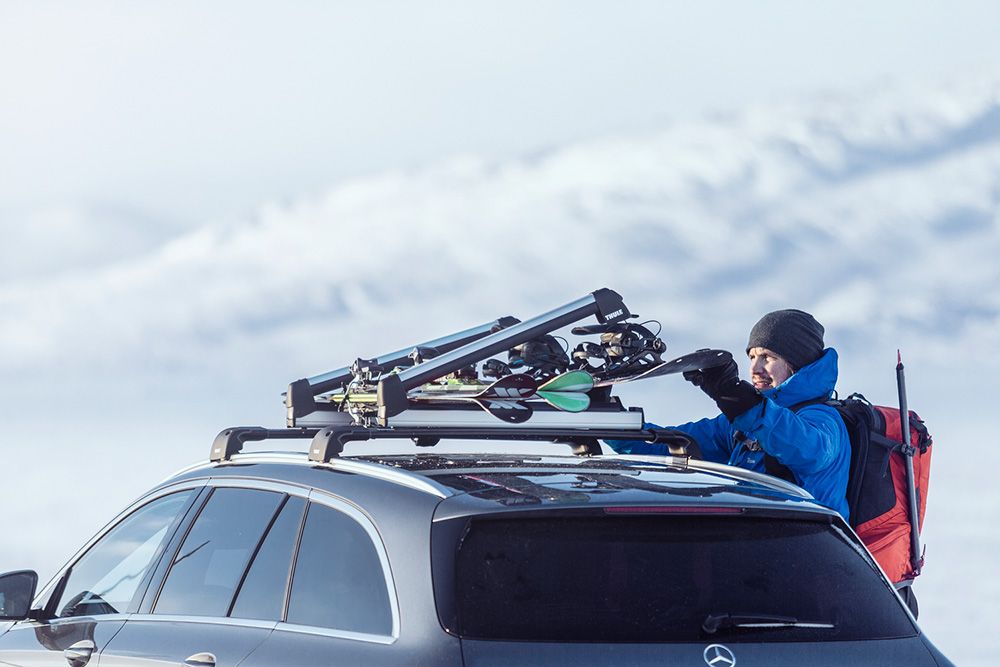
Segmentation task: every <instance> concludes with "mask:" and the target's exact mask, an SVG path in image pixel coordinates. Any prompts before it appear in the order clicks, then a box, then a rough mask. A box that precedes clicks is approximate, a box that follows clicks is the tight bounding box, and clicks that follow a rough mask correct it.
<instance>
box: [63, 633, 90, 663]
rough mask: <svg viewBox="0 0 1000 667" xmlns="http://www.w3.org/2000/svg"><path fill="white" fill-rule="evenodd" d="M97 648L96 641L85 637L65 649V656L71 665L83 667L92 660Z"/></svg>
mask: <svg viewBox="0 0 1000 667" xmlns="http://www.w3.org/2000/svg"><path fill="white" fill-rule="evenodd" d="M96 648H97V645H96V644H94V642H92V641H90V640H89V639H84V640H82V641H78V642H77V643H75V644H73V645H72V646H70V647H69V648H67V649H66V650H65V651H63V657H65V658H66V662H68V663H69V664H70V667H83V666H84V665H86V664H87V663H88V662H90V656H92V655H93V654H94V650H95V649H96Z"/></svg>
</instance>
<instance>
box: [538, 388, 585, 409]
mask: <svg viewBox="0 0 1000 667" xmlns="http://www.w3.org/2000/svg"><path fill="white" fill-rule="evenodd" d="M535 394H536V395H537V396H538V397H539V398H541V399H543V400H544V401H545V402H546V403H548V404H549V405H551V406H552V407H554V408H558V409H560V410H563V411H564V412H583V411H584V410H586V409H587V408H589V407H590V396H589V395H587V394H585V393H583V392H580V391H543V390H541V389H540V390H538V391H537V392H535Z"/></svg>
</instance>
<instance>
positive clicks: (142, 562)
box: [0, 488, 197, 667]
mask: <svg viewBox="0 0 1000 667" xmlns="http://www.w3.org/2000/svg"><path fill="white" fill-rule="evenodd" d="M196 496H197V489H192V488H189V489H184V490H176V491H173V492H164V493H163V494H159V495H157V496H154V497H152V498H149V499H146V500H144V501H142V502H141V503H140V504H139V505H138V506H137V507H136V508H134V509H130V510H128V511H127V512H126V513H125V516H124V518H123V519H121V520H120V521H117V522H113V524H112V525H111V527H110V528H109V529H107V530H105V531H104V532H103V533H102V534H100V535H99V536H98V537H97V538H95V540H94V541H92V543H91V544H90V545H88V546H87V547H85V548H84V550H83V551H82V552H81V554H82V555H80V556H79V557H78V558H76V559H75V560H74V561H73V562H72V564H71V565H70V566H69V567H67V568H66V569H64V570H63V571H62V572H61V573H60V574H59V576H58V577H57V578H56V579H55V580H53V582H52V583H50V584H49V586H47V587H46V588H45V589H44V590H43V591H42V593H41V595H40V596H39V598H38V600H37V601H36V608H37V609H39V610H41V611H40V612H38V613H37V615H38V616H40V617H41V618H44V619H45V620H33V621H22V622H19V623H17V624H15V625H14V626H13V627H12V628H11V629H10V631H9V632H7V633H6V634H4V635H3V636H2V637H0V662H2V663H4V664H10V665H39V666H41V665H46V666H58V667H66V665H67V664H71V665H73V666H74V667H85V666H86V665H88V664H91V665H96V664H97V663H98V656H99V654H100V653H101V651H102V650H103V649H104V648H105V647H106V646H107V644H108V643H109V642H110V640H111V638H112V637H114V636H115V634H116V633H117V632H118V631H119V630H121V628H122V626H123V625H124V624H125V620H126V618H127V617H128V614H129V613H130V612H132V611H134V610H135V608H137V606H138V604H139V600H140V599H141V598H142V596H143V593H144V591H145V589H146V587H147V585H148V583H149V581H150V578H151V577H152V574H153V570H154V567H155V565H156V563H157V562H158V561H159V560H160V558H161V556H162V555H163V554H164V552H165V550H166V548H167V545H168V543H169V541H170V539H171V536H172V535H173V534H174V532H175V531H176V529H177V527H178V526H179V525H180V523H181V521H182V519H183V517H184V515H185V514H186V512H187V511H188V510H189V509H190V508H191V506H192V505H193V503H194V500H195V497H196ZM68 661H69V662H68Z"/></svg>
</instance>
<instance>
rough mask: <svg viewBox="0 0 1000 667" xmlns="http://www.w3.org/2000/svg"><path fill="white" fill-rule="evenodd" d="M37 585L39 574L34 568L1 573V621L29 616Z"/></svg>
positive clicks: (19, 619) (20, 619)
mask: <svg viewBox="0 0 1000 667" xmlns="http://www.w3.org/2000/svg"><path fill="white" fill-rule="evenodd" d="M37 586H38V574H36V573H35V572H34V571H33V570H20V571H18V572H8V573H6V574H0V621H23V620H25V619H26V618H28V615H29V612H30V611H31V601H32V600H34V599H35V588H36V587H37Z"/></svg>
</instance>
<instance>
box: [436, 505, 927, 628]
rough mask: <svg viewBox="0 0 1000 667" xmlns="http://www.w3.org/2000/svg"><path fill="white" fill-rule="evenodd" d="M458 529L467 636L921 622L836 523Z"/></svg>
mask: <svg viewBox="0 0 1000 667" xmlns="http://www.w3.org/2000/svg"><path fill="white" fill-rule="evenodd" d="M458 539H459V544H458V550H457V553H456V552H455V551H454V550H452V553H455V562H454V569H453V570H452V571H453V572H454V581H453V582H451V583H452V584H453V586H454V588H453V590H452V591H449V594H451V595H453V596H454V600H453V602H454V610H453V614H445V615H443V616H442V619H444V618H445V617H446V616H450V617H451V618H453V621H454V625H455V627H454V629H455V630H456V631H457V633H458V634H459V635H460V636H463V637H467V638H476V639H506V640H532V641H592V642H684V641H704V640H711V639H720V640H722V639H724V640H725V641H727V642H733V641H735V642H738V641H831V640H863V639H883V638H894V637H902V636H912V635H914V634H916V631H915V628H914V626H913V624H912V623H911V622H910V620H909V618H908V617H907V616H906V615H905V613H904V612H903V610H902V607H901V606H900V604H899V603H898V601H897V599H896V596H895V594H894V593H893V592H892V590H891V588H890V587H889V586H888V585H887V584H886V583H885V582H884V581H883V580H882V578H881V577H880V575H878V574H877V573H876V571H875V570H874V569H873V568H872V566H871V565H869V564H868V562H867V561H866V560H865V558H864V557H863V556H862V555H861V554H860V553H859V552H858V551H857V547H855V546H854V545H853V544H851V543H850V542H849V541H848V540H847V538H846V536H844V535H843V534H841V533H840V532H839V531H838V529H836V528H835V527H833V526H830V525H828V524H825V523H814V522H806V521H796V520H774V519H763V518H747V517H722V516H698V517H691V516H666V515H659V516H655V515H654V516H646V515H644V516H628V515H624V516H620V515H591V516H587V517H572V518H570V517H560V518H552V517H547V518H538V519H533V518H523V517H521V518H517V519H510V518H508V519H490V518H480V519H474V520H471V521H469V522H468V523H467V524H466V526H465V530H464V531H463V533H462V534H461V535H460V536H459V537H458ZM448 588H451V587H450V586H449V587H446V588H445V590H447V589H448ZM440 590H441V589H439V591H440ZM440 602H441V601H440V600H439V603H440ZM450 603H451V601H449V604H450Z"/></svg>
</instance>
